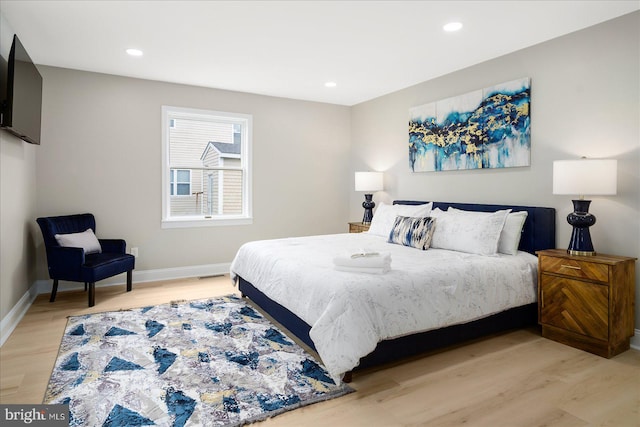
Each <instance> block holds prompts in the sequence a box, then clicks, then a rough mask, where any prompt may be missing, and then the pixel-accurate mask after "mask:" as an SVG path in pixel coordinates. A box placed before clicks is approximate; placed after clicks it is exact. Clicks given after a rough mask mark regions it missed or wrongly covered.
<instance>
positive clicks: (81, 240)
mask: <svg viewBox="0 0 640 427" xmlns="http://www.w3.org/2000/svg"><path fill="white" fill-rule="evenodd" d="M54 237H55V238H56V241H57V242H58V244H59V245H60V246H67V247H72V248H82V249H84V253H85V255H86V254H93V253H100V252H102V246H100V242H99V241H98V238H97V237H96V235H95V234H93V230H92V229H90V228H88V229H87V230H86V231H83V232H82V233H69V234H56V235H55V236H54Z"/></svg>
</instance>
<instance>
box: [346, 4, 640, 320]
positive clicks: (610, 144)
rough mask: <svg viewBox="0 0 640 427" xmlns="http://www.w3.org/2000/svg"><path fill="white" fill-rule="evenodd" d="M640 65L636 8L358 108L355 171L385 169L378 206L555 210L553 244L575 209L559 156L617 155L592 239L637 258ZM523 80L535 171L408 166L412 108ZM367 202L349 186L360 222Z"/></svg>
mask: <svg viewBox="0 0 640 427" xmlns="http://www.w3.org/2000/svg"><path fill="white" fill-rule="evenodd" d="M639 65H640V12H635V13H633V14H629V15H626V16H623V17H621V18H618V19H615V20H612V21H609V22H606V23H603V24H600V25H597V26H594V27H591V28H588V29H585V30H582V31H579V32H576V33H573V34H569V35H567V36H564V37H561V38H557V39H554V40H551V41H548V42H545V43H542V44H539V45H536V46H533V47H530V48H528V49H524V50H521V51H518V52H515V53H512V54H509V55H505V56H503V57H500V58H497V59H495V60H492V61H487V62H483V63H481V64H478V65H476V66H473V67H470V68H467V69H464V70H461V71H458V72H455V73H452V74H448V75H445V76H443V77H440V78H437V79H433V80H430V81H427V82H424V83H421V84H418V85H416V86H413V87H409V88H407V89H404V90H401V91H398V92H395V93H392V94H389V95H386V96H383V97H380V98H377V99H374V100H371V101H369V102H365V103H362V104H359V105H356V106H354V107H352V119H351V120H352V128H351V138H352V139H351V140H352V153H351V167H352V170H367V169H371V170H379V171H385V192H381V193H377V194H376V195H374V200H375V201H377V202H379V201H385V202H390V201H392V200H393V199H396V198H402V199H416V200H427V201H428V200H437V201H451V202H480V203H505V204H525V205H537V206H549V207H554V208H556V209H557V245H558V247H561V248H564V247H567V245H568V243H569V237H570V235H571V227H570V226H569V224H567V222H566V220H565V218H566V216H567V214H569V213H570V212H571V211H572V210H573V209H572V204H571V197H569V196H554V195H552V194H551V183H552V164H553V161H554V160H559V159H572V158H579V157H580V156H587V157H593V158H598V157H604V158H615V159H618V194H617V195H616V196H615V197H592V198H591V199H592V200H593V202H592V203H591V209H590V212H591V213H593V214H594V215H595V216H596V218H597V223H596V224H595V225H594V226H593V227H592V228H591V236H592V238H593V242H594V246H595V249H596V251H598V252H602V253H609V254H616V255H624V256H631V257H640V123H639V118H640V110H639V104H640V102H639V101H640V85H639V83H640V67H639ZM520 77H531V166H530V167H523V168H510V169H490V170H469V171H448V172H429V173H411V172H410V171H409V161H408V135H407V132H408V130H407V124H408V110H409V108H411V107H415V106H418V105H422V104H426V103H429V102H432V101H436V100H439V99H443V98H448V97H451V96H455V95H459V94H464V93H466V92H469V91H472V90H475V89H479V88H484V87H487V86H491V85H493V84H496V83H501V82H506V81H509V80H514V79H517V78H520ZM351 179H353V178H351ZM351 188H353V186H351ZM361 201H362V194H359V193H355V192H352V194H351V201H350V203H349V206H350V208H351V212H350V218H351V219H352V220H358V219H359V218H361V215H362V208H361V207H359V206H360V203H361ZM636 266H637V264H636ZM636 294H640V271H638V272H637V274H636ZM636 300H638V301H640V295H638V296H637V297H636ZM636 328H640V309H637V308H636Z"/></svg>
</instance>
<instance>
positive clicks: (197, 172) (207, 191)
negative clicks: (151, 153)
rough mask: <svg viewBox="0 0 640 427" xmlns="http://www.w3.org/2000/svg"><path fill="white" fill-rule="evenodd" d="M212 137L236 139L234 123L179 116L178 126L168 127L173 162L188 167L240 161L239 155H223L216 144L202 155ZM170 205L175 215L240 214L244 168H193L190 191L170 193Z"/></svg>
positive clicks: (225, 139) (226, 139) (215, 139)
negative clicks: (237, 157) (234, 136)
mask: <svg viewBox="0 0 640 427" xmlns="http://www.w3.org/2000/svg"><path fill="white" fill-rule="evenodd" d="M210 141H216V142H222V143H228V144H231V143H233V125H232V124H230V123H218V122H207V121H202V120H189V119H183V118H176V119H175V127H172V128H170V129H169V150H170V158H171V164H172V165H176V166H178V167H180V168H185V169H189V168H202V167H219V166H237V167H239V166H240V165H241V163H240V159H224V158H222V157H221V155H220V152H219V151H218V150H216V149H215V148H209V149H208V150H207V152H206V154H205V156H204V158H203V157H202V155H203V153H204V152H205V149H206V148H207V145H208V144H209V142H210ZM220 176H222V186H220V181H221V179H220ZM210 177H211V178H210ZM210 186H211V188H209V187H210ZM221 190H222V191H223V192H224V193H223V195H222V196H221V197H220V196H218V195H219V194H220V191H221ZM210 199H211V200H210ZM221 205H222V208H221ZM170 206H171V209H170V214H171V215H172V216H185V215H220V214H241V213H242V172H240V171H237V172H236V171H224V172H220V171H206V170H201V169H191V194H190V195H189V196H171V200H170Z"/></svg>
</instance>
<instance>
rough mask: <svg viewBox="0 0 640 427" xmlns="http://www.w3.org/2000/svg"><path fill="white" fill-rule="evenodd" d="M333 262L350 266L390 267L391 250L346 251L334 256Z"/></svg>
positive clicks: (337, 264)
mask: <svg viewBox="0 0 640 427" xmlns="http://www.w3.org/2000/svg"><path fill="white" fill-rule="evenodd" d="M333 264H334V265H336V266H341V267H350V268H385V267H386V268H387V269H388V268H389V267H391V253H390V252H372V251H364V250H363V251H357V252H352V253H344V254H342V255H338V256H336V257H335V258H333Z"/></svg>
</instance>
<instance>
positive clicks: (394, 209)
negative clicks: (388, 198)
mask: <svg viewBox="0 0 640 427" xmlns="http://www.w3.org/2000/svg"><path fill="white" fill-rule="evenodd" d="M431 206H433V203H431V202H429V203H425V204H423V205H387V204H386V203H380V206H378V208H377V209H376V212H375V214H374V215H373V219H372V220H371V226H370V227H369V233H370V234H375V235H376V236H382V237H384V238H385V239H388V238H389V233H391V229H392V228H393V224H394V223H395V222H396V217H397V216H408V217H411V218H416V217H426V216H429V213H430V212H431Z"/></svg>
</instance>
